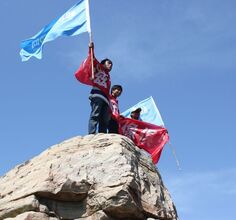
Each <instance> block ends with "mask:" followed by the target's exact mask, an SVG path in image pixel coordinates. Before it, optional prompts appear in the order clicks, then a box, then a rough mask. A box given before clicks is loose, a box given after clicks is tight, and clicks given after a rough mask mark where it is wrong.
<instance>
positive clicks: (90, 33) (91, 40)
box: [86, 0, 94, 79]
mask: <svg viewBox="0 0 236 220" xmlns="http://www.w3.org/2000/svg"><path fill="white" fill-rule="evenodd" d="M86 15H87V30H88V33H89V45H91V44H92V43H93V38H92V31H91V22H90V10H89V0H86ZM89 49H90V53H91V65H92V66H91V67H92V77H91V78H92V79H94V66H93V56H94V52H93V47H90V48H89Z"/></svg>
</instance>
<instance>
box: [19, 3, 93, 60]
mask: <svg viewBox="0 0 236 220" xmlns="http://www.w3.org/2000/svg"><path fill="white" fill-rule="evenodd" d="M84 32H89V33H91V30H90V16H89V5H88V0H80V1H79V2H78V3H77V4H76V5H74V6H73V7H72V8H70V9H69V10H68V11H67V12H66V13H65V14H63V15H62V16H61V17H59V18H57V19H55V20H53V21H52V22H51V23H50V24H48V25H47V26H45V27H44V28H43V29H42V30H41V31H40V32H39V33H38V34H36V35H35V36H33V37H32V38H30V39H27V40H24V41H22V42H21V48H22V49H21V51H20V56H21V59H22V61H27V60H29V59H30V58H31V57H32V56H34V57H36V58H38V59H41V58H42V48H43V45H44V44H45V43H46V42H49V41H53V40H55V39H56V38H58V37H60V36H75V35H78V34H81V33H84Z"/></svg>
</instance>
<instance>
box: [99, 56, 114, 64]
mask: <svg viewBox="0 0 236 220" xmlns="http://www.w3.org/2000/svg"><path fill="white" fill-rule="evenodd" d="M106 61H109V62H110V63H111V65H113V63H112V61H111V60H110V59H108V58H105V59H103V60H102V61H101V64H105V63H106Z"/></svg>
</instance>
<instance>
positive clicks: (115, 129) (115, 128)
mask: <svg viewBox="0 0 236 220" xmlns="http://www.w3.org/2000/svg"><path fill="white" fill-rule="evenodd" d="M108 132H109V133H114V134H119V125H118V123H117V121H116V120H115V119H113V118H111V120H110V121H109V125H108Z"/></svg>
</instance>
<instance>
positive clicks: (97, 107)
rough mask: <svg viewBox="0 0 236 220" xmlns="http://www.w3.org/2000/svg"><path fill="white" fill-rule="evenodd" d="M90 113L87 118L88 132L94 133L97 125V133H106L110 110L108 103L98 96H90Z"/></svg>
mask: <svg viewBox="0 0 236 220" xmlns="http://www.w3.org/2000/svg"><path fill="white" fill-rule="evenodd" d="M90 100H91V103H90V105H91V113H90V118H89V126H88V130H89V131H88V132H89V134H95V133H96V131H97V126H98V133H107V129H108V123H109V120H110V112H109V106H108V104H107V103H106V102H105V101H104V100H103V99H101V98H99V97H91V98H90Z"/></svg>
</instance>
